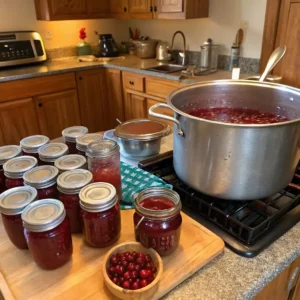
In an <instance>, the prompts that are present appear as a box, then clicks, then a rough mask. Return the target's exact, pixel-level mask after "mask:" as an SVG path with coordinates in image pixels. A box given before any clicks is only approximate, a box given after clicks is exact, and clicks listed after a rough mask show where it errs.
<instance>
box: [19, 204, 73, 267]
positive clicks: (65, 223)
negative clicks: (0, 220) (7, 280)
mask: <svg viewBox="0 0 300 300" xmlns="http://www.w3.org/2000/svg"><path fill="white" fill-rule="evenodd" d="M22 221H23V226H24V228H25V229H24V234H25V238H26V242H27V245H28V248H29V251H30V252H31V254H32V257H33V259H34V261H35V263H36V264H37V265H38V266H39V267H41V268H42V269H45V270H54V269H57V268H59V267H61V266H63V265H64V264H66V263H67V262H68V261H69V260H70V258H71V257H72V253H73V245H72V236H71V230H70V225H69V220H68V218H67V216H66V211H65V208H64V205H63V204H62V203H61V202H60V201H58V200H55V199H44V200H39V201H35V202H33V203H31V204H30V205H28V206H27V207H26V208H25V209H24V211H23V213H22Z"/></svg>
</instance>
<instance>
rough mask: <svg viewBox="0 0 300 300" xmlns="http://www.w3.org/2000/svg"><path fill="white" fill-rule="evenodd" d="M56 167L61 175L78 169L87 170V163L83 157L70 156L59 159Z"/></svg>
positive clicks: (77, 155)
mask: <svg viewBox="0 0 300 300" xmlns="http://www.w3.org/2000/svg"><path fill="white" fill-rule="evenodd" d="M54 166H55V167H56V168H57V169H58V170H59V173H63V172H66V171H72V170H76V169H87V161H86V158H85V157H84V156H82V155H79V154H69V155H65V156H62V157H60V158H58V159H57V160H56V161H55V163H54Z"/></svg>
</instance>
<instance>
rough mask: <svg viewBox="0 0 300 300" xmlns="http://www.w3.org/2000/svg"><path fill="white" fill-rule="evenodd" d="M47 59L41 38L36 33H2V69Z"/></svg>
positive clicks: (0, 42) (0, 54)
mask: <svg viewBox="0 0 300 300" xmlns="http://www.w3.org/2000/svg"><path fill="white" fill-rule="evenodd" d="M46 59H47V55H46V51H45V48H44V44H43V41H42V38H41V36H40V35H39V34H38V33H37V32H34V31H14V32H13V31H10V32H0V68H1V67H10V66H17V65H24V64H31V63H37V62H43V61H45V60H46Z"/></svg>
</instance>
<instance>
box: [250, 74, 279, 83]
mask: <svg viewBox="0 0 300 300" xmlns="http://www.w3.org/2000/svg"><path fill="white" fill-rule="evenodd" d="M245 79H246V80H255V81H259V79H260V75H254V76H249V77H247V78H245ZM264 81H267V82H273V83H281V81H282V77H281V76H277V75H267V77H266V78H265V80H264Z"/></svg>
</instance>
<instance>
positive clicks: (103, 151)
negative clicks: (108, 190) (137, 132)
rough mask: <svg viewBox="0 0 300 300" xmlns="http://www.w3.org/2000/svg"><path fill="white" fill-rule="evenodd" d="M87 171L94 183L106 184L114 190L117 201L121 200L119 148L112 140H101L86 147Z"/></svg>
mask: <svg viewBox="0 0 300 300" xmlns="http://www.w3.org/2000/svg"><path fill="white" fill-rule="evenodd" d="M86 155H87V157H88V169H89V171H91V172H92V174H93V177H94V182H107V183H110V184H112V185H113V186H114V187H115V188H116V190H117V195H118V199H119V200H121V199H122V181H121V167H120V147H119V146H118V144H117V143H116V142H115V141H113V140H103V141H99V142H94V143H91V144H89V145H88V148H87V151H86Z"/></svg>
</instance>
